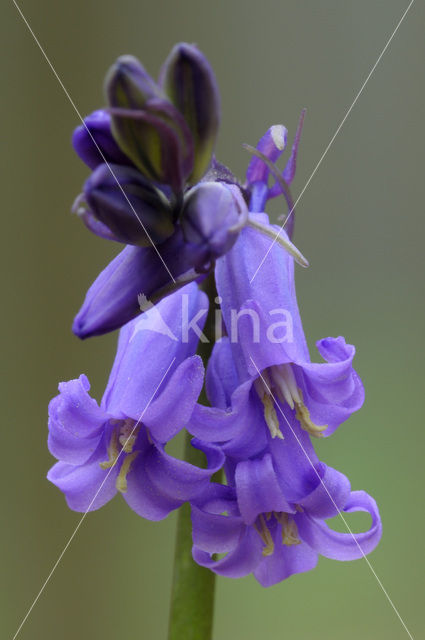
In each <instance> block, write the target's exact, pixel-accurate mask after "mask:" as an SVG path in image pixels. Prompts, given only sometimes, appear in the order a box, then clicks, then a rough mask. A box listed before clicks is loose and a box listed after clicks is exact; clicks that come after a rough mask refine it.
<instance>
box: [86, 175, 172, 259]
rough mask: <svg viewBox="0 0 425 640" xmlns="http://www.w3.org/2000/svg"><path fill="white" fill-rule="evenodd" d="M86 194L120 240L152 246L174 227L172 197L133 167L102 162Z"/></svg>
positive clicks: (89, 203)
mask: <svg viewBox="0 0 425 640" xmlns="http://www.w3.org/2000/svg"><path fill="white" fill-rule="evenodd" d="M84 198H85V201H86V202H87V204H88V206H89V208H90V211H91V213H92V214H93V215H94V217H95V218H96V219H97V220H98V221H100V222H101V223H102V224H103V225H106V227H108V228H109V229H110V231H111V232H112V234H113V236H114V239H116V240H118V241H120V242H124V243H126V244H134V245H138V246H140V247H144V246H150V245H151V243H152V242H153V243H155V244H157V243H160V242H163V241H164V240H165V239H166V238H168V237H169V236H170V235H171V234H172V233H173V231H174V225H173V220H172V212H171V207H170V205H169V202H168V200H167V199H166V198H165V196H164V195H163V194H162V193H161V192H160V191H159V190H158V189H156V188H155V187H154V186H153V185H152V184H151V183H150V182H149V181H148V180H146V179H145V178H144V177H143V176H142V175H141V174H140V173H139V172H138V171H137V169H134V168H132V167H122V166H119V165H110V166H109V167H108V166H107V165H105V164H102V165H100V166H99V167H97V169H95V171H94V172H93V173H92V175H91V176H90V177H89V178H88V180H87V181H86V183H85V185H84Z"/></svg>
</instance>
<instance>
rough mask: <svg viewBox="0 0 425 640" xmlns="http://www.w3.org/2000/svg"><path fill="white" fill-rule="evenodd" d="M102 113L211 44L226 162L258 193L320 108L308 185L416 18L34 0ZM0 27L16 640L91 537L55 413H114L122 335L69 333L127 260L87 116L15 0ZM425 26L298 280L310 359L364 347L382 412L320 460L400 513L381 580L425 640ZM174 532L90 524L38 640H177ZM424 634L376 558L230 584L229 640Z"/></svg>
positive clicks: (225, 612)
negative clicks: (327, 346)
mask: <svg viewBox="0 0 425 640" xmlns="http://www.w3.org/2000/svg"><path fill="white" fill-rule="evenodd" d="M20 5H21V8H22V10H23V12H24V14H25V15H26V17H27V19H28V21H29V23H30V24H31V26H32V28H33V29H34V32H35V33H36V35H37V36H38V37H39V39H40V42H41V44H42V45H43V47H44V48H45V50H46V52H47V54H48V55H49V57H50V58H51V60H52V63H53V65H54V66H55V68H56V70H57V72H58V74H59V75H60V77H61V79H62V80H63V82H64V84H65V86H66V88H67V89H68V91H69V93H70V95H71V96H72V98H73V100H74V101H75V103H76V105H77V107H78V109H79V110H80V111H81V113H82V114H87V113H89V112H90V111H92V110H93V109H95V108H97V107H98V106H99V105H102V104H103V96H102V81H103V76H104V74H105V72H106V70H107V68H108V66H109V65H110V64H111V63H112V62H113V60H114V59H115V57H117V56H118V55H119V54H122V53H133V54H135V55H137V56H138V57H140V58H141V60H142V61H143V63H144V64H145V66H146V67H147V68H148V69H149V70H150V71H151V72H152V73H154V74H156V72H157V70H158V69H159V66H160V63H161V62H162V60H163V59H164V58H165V56H166V55H167V53H168V51H169V49H170V48H171V46H172V45H173V43H174V42H176V41H179V40H187V41H190V42H196V43H197V44H198V45H199V46H200V48H201V49H202V50H203V51H204V52H205V54H206V55H207V56H208V57H209V59H210V61H211V63H212V65H213V67H214V69H215V72H216V74H217V78H218V82H219V85H220V89H221V95H222V107H223V121H222V127H221V133H220V139H219V144H218V155H219V157H220V159H221V160H223V161H224V162H225V163H226V164H228V165H230V166H231V167H232V168H233V169H234V171H235V172H236V173H237V174H239V175H240V176H243V173H244V169H245V167H246V164H247V162H248V157H247V154H246V152H245V151H244V150H243V149H242V147H241V144H242V143H243V142H249V143H251V144H255V143H256V141H257V140H258V138H259V137H260V136H261V135H262V134H263V132H264V131H265V130H266V128H267V127H268V126H269V125H271V124H275V123H284V124H286V125H287V126H288V128H289V129H290V131H291V132H292V133H293V132H294V129H295V126H296V122H297V118H298V115H299V112H300V110H301V108H302V107H307V109H308V111H307V117H306V122H305V128H304V133H303V139H302V144H301V150H300V156H299V164H298V174H297V178H296V182H295V183H294V188H293V192H294V195H295V196H296V195H297V194H298V193H299V192H300V191H301V189H302V188H303V186H304V184H305V182H306V180H307V179H308V177H309V176H310V174H311V171H312V170H313V168H314V166H315V165H316V162H317V161H318V159H319V157H320V155H321V154H322V152H323V150H324V148H325V147H326V145H327V144H328V142H329V140H330V138H331V136H332V135H333V133H334V131H335V129H336V127H337V125H338V124H339V122H340V121H341V119H342V117H343V116H344V114H345V112H346V110H347V108H348V107H349V105H350V104H351V102H352V100H353V98H354V96H355V94H356V93H357V91H358V89H359V88H360V86H361V84H362V82H363V80H364V79H365V77H366V75H367V73H368V72H369V70H370V68H371V67H372V65H373V64H374V62H375V60H376V59H377V57H378V55H379V53H380V51H381V50H382V48H383V46H384V44H385V42H386V41H387V39H388V37H389V36H390V34H391V33H392V31H393V29H394V27H395V25H396V24H397V22H398V20H399V18H400V16H401V14H402V13H403V11H404V9H405V8H406V6H407V1H403V2H402V1H400V0H367V1H366V0H356V1H354V0H351V1H346V2H340V1H339V0H319V1H316V0H302V1H296V0H293V1H285V0H280V1H276V2H273V1H272V0H262V2H254V1H253V0H246V1H244V2H242V0H237V1H229V0H228V1H227V2H224V1H223V0H215V2H205V1H204V0H197V1H195V0H190V1H181V2H175V1H172V0H157V1H156V2H151V3H148V2H144V1H140V0H139V1H137V2H136V1H132V0H120V2H114V1H113V0H103V1H102V2H100V1H97V2H94V1H92V0H73V1H72V2H68V1H65V0H47V1H46V0H37V1H35V0H21V3H20ZM2 16H3V17H2V20H1V27H0V29H1V43H2V45H3V53H2V56H1V63H0V64H2V71H1V78H2V87H3V90H2V100H1V106H0V108H1V109H2V120H1V122H2V155H1V162H2V167H1V177H2V216H3V234H2V236H3V245H2V251H1V259H2V261H3V265H2V270H1V273H2V277H3V289H2V297H3V311H2V313H1V316H0V320H1V325H2V327H1V336H2V339H3V347H2V360H3V371H4V382H3V384H2V392H3V398H2V413H3V416H2V422H3V436H2V448H1V450H2V459H3V460H2V465H1V474H2V481H1V489H2V493H3V502H2V504H3V508H2V518H3V522H2V527H1V536H2V542H1V545H0V549H1V554H2V560H1V568H2V572H1V573H2V588H3V589H4V593H3V595H2V597H1V605H0V606H1V609H2V611H1V615H0V617H1V620H2V622H1V625H2V628H3V629H2V637H4V638H12V636H13V634H14V632H15V631H16V629H17V627H18V624H19V623H20V621H21V619H22V618H23V616H24V615H25V613H26V611H27V609H28V607H29V605H30V604H31V602H32V600H33V599H34V597H35V596H36V594H37V592H38V591H39V589H40V587H41V585H42V583H43V581H44V580H45V578H46V576H47V574H48V572H49V571H50V569H51V567H52V565H53V563H54V562H55V560H56V558H57V557H58V555H59V553H60V552H61V551H62V549H63V547H64V545H65V543H66V541H67V540H68V538H69V536H70V535H71V533H72V531H73V529H74V527H75V526H76V525H77V523H78V521H79V519H80V515H79V514H76V513H73V512H71V511H69V510H68V509H67V507H66V504H65V501H64V499H63V497H62V495H61V494H60V492H59V491H58V490H57V489H56V488H55V487H53V486H51V485H50V484H49V483H48V482H47V481H46V480H45V475H46V472H47V470H48V468H49V466H50V465H51V464H52V462H53V460H52V459H51V457H50V455H49V453H48V452H47V449H46V444H45V441H46V410H47V403H48V401H49V399H50V398H51V397H52V396H53V395H54V394H55V392H56V386H57V383H58V381H60V380H67V379H69V378H72V377H76V376H77V375H79V374H80V373H81V372H85V373H86V374H87V375H88V376H89V378H90V380H91V381H92V388H93V391H94V393H95V394H96V396H97V397H98V398H100V395H101V393H102V391H103V388H104V384H105V382H106V379H107V376H108V372H109V368H110V365H111V362H112V358H113V355H114V348H115V341H116V336H114V335H112V336H107V337H104V338H100V339H99V338H98V339H93V340H90V341H88V342H85V343H81V342H79V341H78V340H77V339H76V338H75V337H73V335H72V334H71V332H70V325H71V321H72V317H73V315H74V313H75V312H76V311H77V309H78V308H79V305H80V303H81V302H82V299H83V296H84V293H85V291H86V288H87V286H88V285H89V283H91V281H92V279H93V278H94V276H95V275H96V274H97V273H98V271H99V270H100V269H101V268H102V267H103V266H104V265H105V264H106V263H107V262H108V261H109V259H110V258H111V257H112V256H113V255H114V253H115V252H116V247H114V246H112V244H108V243H107V242H104V241H102V240H100V239H97V238H95V237H94V236H91V235H90V234H89V233H88V232H87V231H86V230H85V229H84V228H83V226H82V224H80V223H79V221H78V220H77V219H74V218H73V217H72V216H71V215H70V213H69V209H70V206H71V204H72V201H73V199H74V197H75V196H76V194H77V193H78V192H79V190H80V186H81V184H82V181H83V180H84V179H85V177H86V175H87V170H86V169H85V168H84V166H83V164H82V163H81V162H80V161H79V160H78V159H77V158H76V157H75V156H74V154H73V152H72V150H71V146H70V135H71V132H72V130H73V128H74V127H75V126H76V125H77V124H79V122H78V118H77V116H76V114H75V112H74V110H73V109H72V107H71V105H70V104H69V102H68V100H67V98H66V96H65V95H64V93H63V91H62V89H61V88H60V86H59V84H58V82H57V80H56V79H55V78H54V76H53V74H52V71H51V70H50V69H49V67H48V65H47V64H46V61H45V60H44V59H43V57H42V55H41V53H40V51H39V50H38V49H37V47H36V45H35V43H34V41H33V40H32V38H31V36H30V34H29V32H28V31H27V29H26V27H25V25H24V24H23V22H22V20H21V18H20V17H19V15H18V13H17V11H16V9H15V7H14V6H13V4H12V2H10V1H9V0H8V1H7V2H4V3H3V6H2ZM424 19H425V8H424V4H423V3H421V2H415V3H414V5H413V7H412V9H411V11H410V13H409V14H408V16H407V18H406V20H405V22H404V23H403V24H402V26H401V27H400V30H399V32H398V33H397V35H396V36H395V38H394V40H393V42H392V43H391V45H390V47H389V49H388V51H387V53H386V54H385V55H384V57H383V59H382V62H381V63H380V65H379V66H378V68H377V70H376V72H375V73H374V75H373V76H372V78H371V80H370V83H369V84H368V86H367V87H366V89H365V91H364V93H363V94H362V96H361V97H360V100H359V102H358V104H357V105H356V106H355V108H354V109H353V111H352V113H351V115H350V116H349V118H348V120H347V122H346V124H345V125H344V127H343V129H342V130H341V132H340V134H339V136H338V137H337V139H336V140H335V143H334V144H333V146H332V148H331V149H330V151H329V153H328V155H327V157H326V158H325V160H324V162H323V164H322V165H321V167H320V169H319V171H318V172H317V174H316V176H315V177H314V178H313V180H312V182H311V184H310V186H309V187H308V189H307V190H306V192H305V194H304V196H303V197H302V199H301V202H300V204H299V206H298V210H297V222H296V243H297V244H298V246H299V247H300V249H301V250H302V251H303V253H304V254H305V255H306V256H308V258H309V260H310V262H311V268H310V269H308V270H302V269H298V272H297V286H298V297H299V302H300V307H301V312H302V315H303V321H304V326H305V330H306V332H307V334H308V336H309V340H310V344H311V345H312V346H314V342H315V340H317V339H319V338H321V337H324V336H328V335H339V334H343V335H345V336H346V338H347V339H348V340H349V341H351V342H353V343H354V344H355V345H356V346H357V358H356V366H357V369H358V371H359V373H360V374H361V376H362V378H363V381H364V383H365V386H366V394H367V399H366V403H365V406H364V408H363V409H362V411H361V412H360V413H359V414H358V415H356V416H354V417H353V418H352V419H351V420H350V421H349V423H347V424H346V425H345V426H343V427H342V428H341V429H340V430H339V431H338V433H337V434H336V435H334V436H333V437H332V438H331V439H329V440H326V442H321V443H320V453H321V455H322V456H323V459H324V460H325V461H326V462H328V463H329V464H331V465H334V466H336V467H337V468H339V469H341V470H342V471H344V472H345V473H346V474H347V475H348V476H349V477H350V479H351V482H352V486H353V488H355V489H361V488H362V489H365V490H367V491H369V492H370V493H371V494H372V495H373V496H374V497H375V498H376V500H377V501H378V503H379V505H380V509H381V514H382V519H383V524H384V536H383V539H382V542H381V544H380V546H379V548H378V549H377V550H376V551H375V552H374V553H373V554H372V555H371V556H370V561H371V563H372V565H373V567H374V569H375V571H376V573H377V574H378V576H379V577H380V579H381V580H382V583H383V584H384V586H385V588H386V589H387V591H388V593H389V594H390V596H391V598H392V599H393V601H394V603H395V605H396V606H397V608H398V609H399V611H400V613H401V615H402V617H403V618H404V619H405V621H406V624H407V625H408V627H409V628H410V630H411V632H412V634H413V635H415V636H416V637H419V635H420V629H421V628H424V625H423V620H422V621H421V618H423V603H422V597H423V572H424V564H423V557H424V553H423V545H424V543H423V537H424V533H423V532H424V527H425V518H424V508H423V491H422V486H423V485H422V482H423V473H422V471H423V463H422V456H423V445H424V436H423V434H424V431H425V426H424V418H423V399H424V374H423V372H424V367H423V356H424V348H423V347H424V340H423V327H424V289H423V271H424V261H423V245H424V231H425V229H424V224H423V214H424V211H423V184H424V180H423V168H424V164H423V153H424V152H423V150H424V142H425V140H424V135H423V113H424V107H425V104H424V102H425V92H424V85H423V62H424V54H425V47H424V39H423V24H424ZM175 524H176V518H175V514H174V515H173V516H171V517H169V518H168V520H166V521H165V522H161V523H156V524H155V523H149V522H144V521H143V520H141V519H140V518H138V517H137V516H136V515H135V514H134V513H133V512H131V511H130V510H129V509H128V507H126V505H125V503H124V501H123V500H121V499H119V498H116V499H115V500H114V501H113V502H112V503H110V504H109V505H107V506H106V507H104V508H103V509H102V510H101V511H99V512H96V513H92V514H90V515H89V516H88V517H87V518H86V520H85V522H84V523H83V525H82V527H81V529H80V530H79V532H78V534H77V536H76V537H75V539H74V540H73V542H72V545H71V546H70V548H69V549H68V551H67V553H66V554H65V556H64V558H63V561H62V562H61V563H60V566H59V567H58V569H57V571H56V572H55V574H54V576H53V578H52V579H51V581H50V582H49V584H48V586H47V588H46V590H45V592H44V593H43V595H42V596H41V598H40V600H39V601H38V603H37V605H36V606H35V608H34V610H33V612H32V614H31V616H30V617H29V619H28V621H27V623H26V624H25V626H24V628H23V629H22V632H21V634H20V637H21V638H22V640H24V639H26V638H28V639H29V638H34V639H38V638H43V640H51V639H55V640H56V639H57V638H61V639H62V640H71V639H72V640H74V639H75V638H79V639H81V640H83V639H84V640H85V639H90V640H92V639H94V638H96V639H97V638H102V640H115V639H116V638H126V639H127V638H131V639H133V638H134V639H136V638H143V639H146V640H150V639H152V640H165V638H166V627H167V615H168V605H169V590H170V583H171V572H172V558H173V546H174V531H175ZM289 635H290V636H291V637H297V638H298V639H299V640H304V639H306V640H307V639H310V638H312V637H314V638H316V639H317V640H321V639H325V638H326V639H328V638H332V639H333V638H338V639H339V638H344V639H345V640H352V639H353V640H354V639H357V638H359V637H361V638H366V639H374V640H376V639H381V638H382V639H384V638H385V639H386V640H387V639H389V638H391V639H393V638H394V639H398V638H401V639H402V638H405V637H407V634H406V632H405V631H404V630H403V628H402V626H401V624H400V622H399V621H398V619H397V617H396V615H395V613H394V611H393V610H392V609H391V606H390V605H389V603H388V601H387V600H386V598H385V596H384V594H383V592H382V590H381V588H380V587H379V585H378V583H377V581H376V580H375V578H374V577H373V575H372V573H371V571H370V570H369V568H368V567H367V565H366V563H365V562H364V561H357V562H353V563H338V562H334V561H329V560H325V559H322V560H321V561H320V562H319V566H318V568H317V569H316V570H315V571H314V572H311V573H309V574H305V575H300V576H295V577H293V578H291V579H290V580H288V581H286V582H284V583H282V584H280V585H278V586H275V587H273V588H270V589H262V588H261V587H260V586H259V585H258V584H257V583H256V582H255V580H254V579H253V578H251V577H250V578H246V579H243V580H239V581H231V580H226V579H219V580H218V585H217V607H216V618H215V635H214V638H215V640H228V639H230V638H233V639H234V638H237V639H239V638H244V640H254V639H255V640H257V639H258V638H262V639H264V640H274V639H275V638H281V637H286V636H289Z"/></svg>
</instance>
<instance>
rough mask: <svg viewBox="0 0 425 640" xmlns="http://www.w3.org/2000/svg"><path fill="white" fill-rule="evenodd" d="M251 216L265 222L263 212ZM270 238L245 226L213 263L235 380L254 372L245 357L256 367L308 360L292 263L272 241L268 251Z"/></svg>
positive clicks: (286, 254) (256, 373) (290, 258)
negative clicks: (225, 252)
mask: <svg viewBox="0 0 425 640" xmlns="http://www.w3.org/2000/svg"><path fill="white" fill-rule="evenodd" d="M257 217H258V219H260V217H261V221H262V222H263V218H264V220H265V221H266V223H267V217H266V216H257ZM271 242H272V241H271V240H270V238H267V237H265V236H264V235H263V234H261V233H259V232H258V231H256V230H254V229H251V228H245V229H243V230H242V231H241V233H240V234H239V238H238V240H237V241H236V243H235V245H234V247H233V248H232V249H231V250H230V251H229V252H228V253H227V254H226V255H225V256H222V257H221V258H219V259H218V260H217V264H216V270H215V275H216V283H217V291H218V294H219V295H220V296H221V298H222V305H221V307H222V311H223V319H224V322H225V325H226V328H227V334H228V335H229V337H230V342H231V343H232V346H233V349H234V353H235V356H234V357H235V362H236V364H237V366H238V373H239V376H240V379H241V381H243V380H245V379H246V378H247V374H248V375H249V376H252V375H255V376H257V375H258V372H257V371H256V367H255V366H254V364H253V362H252V360H251V358H252V359H253V360H254V362H255V364H256V365H257V367H258V368H259V369H260V370H262V369H264V368H266V367H268V366H271V365H273V364H281V363H284V362H288V361H294V360H295V361H301V362H306V361H309V356H308V349H307V345H306V342H305V338H304V333H303V329H302V324H301V318H300V315H299V311H298V306H297V300H296V296H295V283H294V261H293V258H292V257H291V256H290V255H289V254H288V253H287V252H286V251H284V250H283V249H282V248H281V247H280V246H279V245H278V244H277V243H276V244H275V245H273V246H272V248H271V249H270V245H271ZM269 250H270V251H269ZM266 254H267V258H266V259H265V260H264V256H265V255H266ZM263 260H264V263H263V264H262V266H261V271H260V272H259V274H258V276H256V277H254V278H253V276H254V275H255V274H256V271H257V269H258V267H259V265H260V264H261V263H262V262H263ZM251 280H252V282H251Z"/></svg>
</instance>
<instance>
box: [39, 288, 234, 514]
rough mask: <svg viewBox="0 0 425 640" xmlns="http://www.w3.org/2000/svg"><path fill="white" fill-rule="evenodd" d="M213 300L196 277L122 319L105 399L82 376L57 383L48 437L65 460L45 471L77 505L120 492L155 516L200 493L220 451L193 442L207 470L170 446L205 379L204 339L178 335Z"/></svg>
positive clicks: (92, 506)
mask: <svg viewBox="0 0 425 640" xmlns="http://www.w3.org/2000/svg"><path fill="white" fill-rule="evenodd" d="M182 296H186V300H187V304H186V306H184V305H182ZM207 307H208V301H207V299H206V296H205V294H204V293H202V292H201V291H199V290H198V288H197V287H196V285H195V284H191V285H188V286H186V287H184V288H183V289H182V290H181V291H179V292H176V293H175V294H173V295H171V296H169V297H168V298H167V299H166V300H164V301H163V302H162V303H160V304H159V305H158V307H154V308H152V309H151V310H150V311H147V312H146V314H145V315H143V316H142V317H141V318H138V319H136V320H134V321H132V322H130V323H129V324H127V325H125V326H124V327H123V328H122V330H121V332H120V337H119V343H118V350H117V354H116V357H115V362H114V365H113V368H112V371H111V374H110V378H109V382H108V385H107V387H106V390H105V393H104V396H103V398H102V402H101V404H100V406H99V405H98V404H97V403H96V401H95V400H93V399H92V398H91V397H90V395H89V393H88V392H89V389H90V384H89V382H88V380H87V378H86V376H84V375H82V376H80V377H79V378H78V379H76V380H71V381H69V382H63V383H61V384H60V385H59V391H60V393H59V395H58V396H56V397H55V398H53V400H52V401H51V403H50V405H49V441H48V443H49V449H50V452H51V453H52V454H53V455H54V456H55V457H56V458H58V460H59V462H57V463H56V464H55V465H54V466H53V467H52V469H51V470H50V471H49V474H48V478H49V480H50V481H51V482H53V484H55V485H56V486H57V487H58V488H59V489H61V491H63V493H64V494H65V496H66V499H67V502H68V505H69V506H70V507H71V508H72V509H74V510H76V511H86V510H88V509H90V510H92V509H97V508H99V507H101V506H102V505H103V504H105V503H106V502H108V501H109V500H110V499H111V498H112V497H113V496H114V495H115V494H116V493H117V492H121V493H122V494H123V496H124V498H125V500H126V501H127V503H128V504H129V505H130V507H131V508H132V509H134V511H136V513H138V514H139V515H141V516H143V517H145V518H148V519H151V520H158V519H161V518H163V517H165V516H166V515H167V514H168V513H169V512H170V511H171V510H173V509H176V508H177V507H179V506H180V505H181V504H182V502H184V501H186V500H188V499H192V498H194V497H196V496H197V495H198V494H199V493H200V492H202V491H203V490H204V489H205V487H206V486H207V485H208V483H209V479H210V477H211V475H212V474H213V473H215V472H216V471H217V470H218V469H219V468H220V467H221V466H222V464H223V454H222V453H221V452H220V450H219V449H218V448H217V447H216V446H214V445H209V444H205V443H203V442H200V441H197V440H194V441H193V443H192V444H193V446H195V447H196V448H198V449H201V450H202V451H203V452H204V453H205V455H206V457H207V460H208V468H207V469H200V468H198V467H195V466H193V465H191V464H189V463H187V462H184V461H181V460H177V459H175V458H173V457H171V456H170V455H169V454H168V453H167V452H166V451H165V444H166V443H167V442H168V441H169V440H171V439H172V438H173V437H174V436H175V435H176V434H177V433H178V432H179V431H180V430H181V429H182V428H184V426H185V424H186V422H187V421H188V420H189V418H190V416H191V413H192V411H193V407H194V405H195V403H196V400H197V398H198V395H199V393H200V391H201V388H202V385H203V365H202V361H201V359H200V358H199V356H195V355H193V354H194V353H195V351H196V347H197V341H198V338H197V336H196V335H195V334H194V333H189V334H188V339H187V340H182V337H181V332H182V330H184V329H185V328H184V325H185V324H187V323H189V324H190V321H191V319H192V318H193V317H194V316H196V315H198V314H200V312H206V310H207ZM185 308H186V310H187V314H188V316H187V318H185V317H184V313H183V311H182V310H183V309H185ZM159 320H161V322H162V324H161V322H159ZM204 320H205V318H204ZM162 326H163V327H164V329H163V330H162V329H161V327H162Z"/></svg>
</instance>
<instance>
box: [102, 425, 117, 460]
mask: <svg viewBox="0 0 425 640" xmlns="http://www.w3.org/2000/svg"><path fill="white" fill-rule="evenodd" d="M118 455H119V451H118V433H117V431H116V430H115V429H114V430H113V432H112V436H111V440H110V442H109V446H108V460H105V462H101V463H100V468H101V469H110V468H111V467H112V466H113V465H114V464H115V462H116V461H117V458H118Z"/></svg>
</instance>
